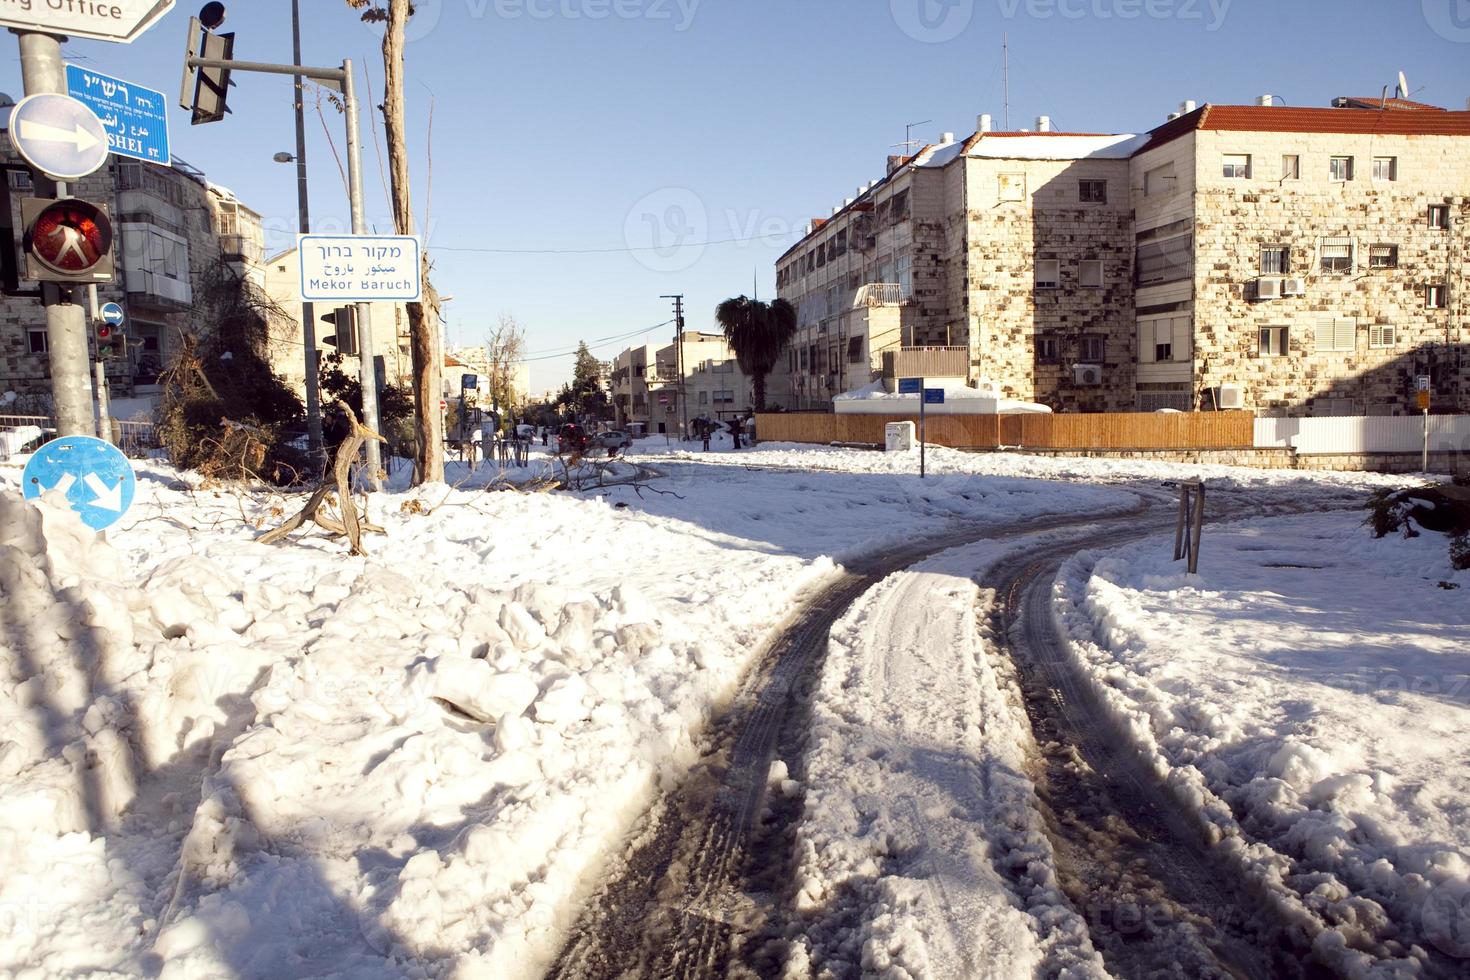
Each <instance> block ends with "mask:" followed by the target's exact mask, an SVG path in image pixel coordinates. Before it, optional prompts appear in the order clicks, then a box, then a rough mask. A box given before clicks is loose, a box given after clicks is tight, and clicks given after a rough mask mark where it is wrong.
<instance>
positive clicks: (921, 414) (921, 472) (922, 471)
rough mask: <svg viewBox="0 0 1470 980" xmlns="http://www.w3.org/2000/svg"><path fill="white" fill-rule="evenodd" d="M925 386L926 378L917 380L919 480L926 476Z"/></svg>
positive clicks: (927, 427)
mask: <svg viewBox="0 0 1470 980" xmlns="http://www.w3.org/2000/svg"><path fill="white" fill-rule="evenodd" d="M927 384H928V379H927V378H920V379H919V479H921V480H922V479H924V478H925V476H926V471H925V459H924V452H925V446H924V438H925V436H927V435H928V434H929V425H928V421H927V420H928V412H927V410H926V409H925V407H924V402H925V398H924V387H925V385H927Z"/></svg>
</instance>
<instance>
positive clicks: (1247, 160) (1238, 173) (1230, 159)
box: [1224, 153, 1251, 180]
mask: <svg viewBox="0 0 1470 980" xmlns="http://www.w3.org/2000/svg"><path fill="white" fill-rule="evenodd" d="M1250 175H1251V155H1250V154H1249V153H1227V154H1225V166H1224V176H1225V178H1226V179H1227V180H1237V179H1238V180H1246V179H1248V178H1249V177H1250Z"/></svg>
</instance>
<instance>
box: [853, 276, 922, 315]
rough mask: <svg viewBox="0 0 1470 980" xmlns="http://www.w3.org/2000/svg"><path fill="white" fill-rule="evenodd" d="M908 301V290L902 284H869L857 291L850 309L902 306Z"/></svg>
mask: <svg viewBox="0 0 1470 980" xmlns="http://www.w3.org/2000/svg"><path fill="white" fill-rule="evenodd" d="M908 301H909V296H908V290H907V289H906V288H905V287H904V285H903V284H902V283H897V282H870V283H868V284H867V285H866V286H863V287H862V288H861V289H859V290H858V291H857V295H855V296H854V297H853V300H852V308H853V309H855V310H860V309H871V308H872V307H875V306H902V305H904V304H905V303H907V302H908Z"/></svg>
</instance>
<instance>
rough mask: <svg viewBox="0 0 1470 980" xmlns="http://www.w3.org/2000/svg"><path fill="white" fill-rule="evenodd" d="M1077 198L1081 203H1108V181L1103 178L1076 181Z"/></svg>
mask: <svg viewBox="0 0 1470 980" xmlns="http://www.w3.org/2000/svg"><path fill="white" fill-rule="evenodd" d="M1077 199H1078V200H1079V201H1081V202H1082V203H1083V204H1106V203H1108V182H1107V181H1105V180H1079V181H1077Z"/></svg>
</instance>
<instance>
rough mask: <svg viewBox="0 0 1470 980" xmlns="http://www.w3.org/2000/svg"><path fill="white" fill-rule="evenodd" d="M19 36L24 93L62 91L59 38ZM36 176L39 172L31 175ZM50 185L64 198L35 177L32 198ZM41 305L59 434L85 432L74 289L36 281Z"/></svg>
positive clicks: (83, 325) (88, 412)
mask: <svg viewBox="0 0 1470 980" xmlns="http://www.w3.org/2000/svg"><path fill="white" fill-rule="evenodd" d="M15 33H16V34H18V35H19V37H20V71H21V78H22V80H23V82H24V85H25V94H26V95H37V94H39V93H42V92H57V93H61V94H63V95H65V94H66V67H65V65H64V64H63V63H62V60H61V38H60V37H57V36H56V35H54V34H42V33H40V32H38V31H16V32H15ZM36 176H37V177H42V175H40V174H37V175H36ZM47 187H51V188H52V192H51V194H50V196H51V197H53V198H58V199H59V198H62V197H64V196H66V185H65V184H61V183H57V184H52V183H51V182H50V181H49V180H45V179H44V178H43V179H39V180H37V181H36V194H37V196H38V197H44V196H46V195H45V194H44V193H42V191H43V188H47ZM41 302H42V303H43V304H44V305H45V309H46V345H47V348H48V350H49V354H50V362H51V401H52V403H53V405H54V409H55V416H56V434H57V435H59V436H89V435H91V434H92V433H93V432H94V431H95V429H94V422H93V416H92V380H91V377H90V372H89V371H88V370H87V361H88V355H87V318H86V315H85V314H84V313H83V312H82V308H81V306H79V305H78V304H77V302H76V296H75V290H74V288H73V287H71V286H68V285H65V284H57V283H51V282H46V283H42V284H41Z"/></svg>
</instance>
